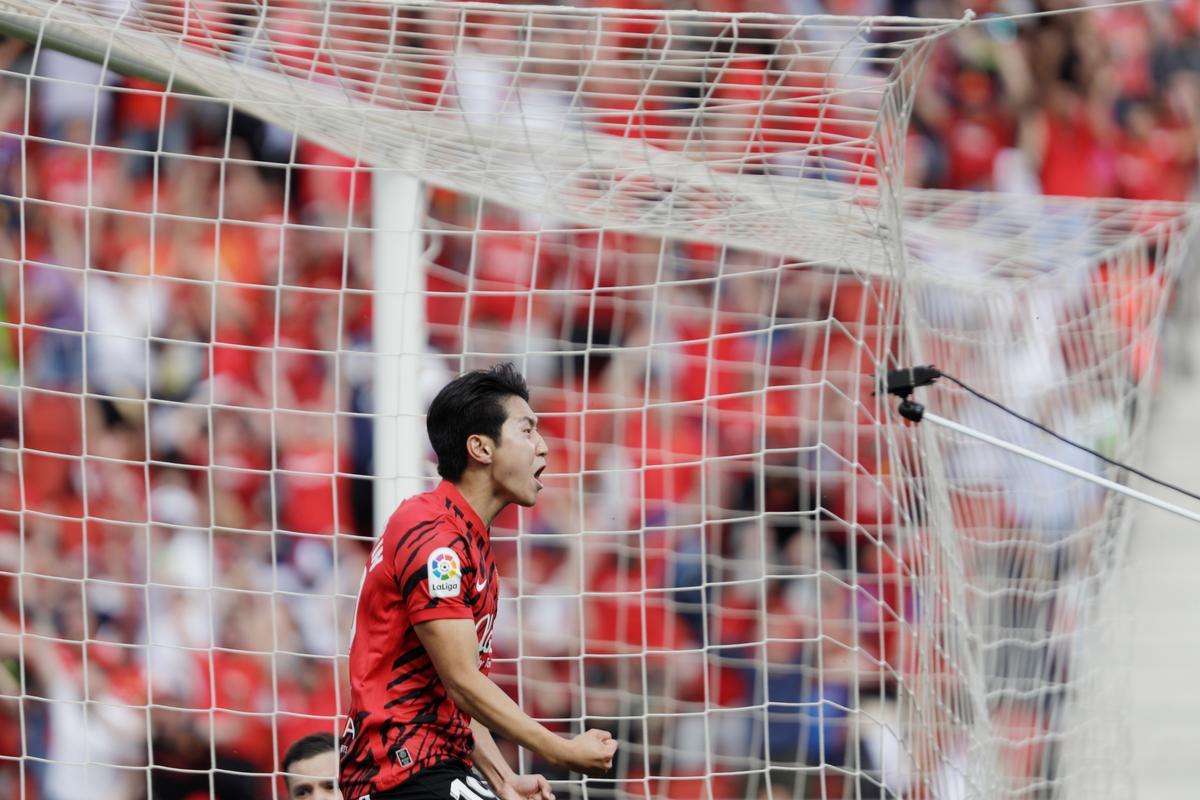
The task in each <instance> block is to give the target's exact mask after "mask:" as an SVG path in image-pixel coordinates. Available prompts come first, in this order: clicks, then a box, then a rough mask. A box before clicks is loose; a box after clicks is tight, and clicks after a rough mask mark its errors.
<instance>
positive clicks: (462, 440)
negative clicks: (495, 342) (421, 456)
mask: <svg viewBox="0 0 1200 800" xmlns="http://www.w3.org/2000/svg"><path fill="white" fill-rule="evenodd" d="M509 397H519V398H521V399H522V400H524V401H525V402H527V403H528V402H529V387H528V386H527V385H526V384H525V378H524V377H523V376H522V375H521V373H519V372H517V368H516V367H514V366H513V364H512V362H511V361H506V362H505V363H503V364H497V365H496V366H494V367H492V368H491V369H476V370H471V371H470V372H464V373H463V374H462V375H459V376H458V377H457V378H455V379H454V380H452V381H450V382H449V383H447V384H446V385H445V386H443V387H442V390H441V391H440V392H438V394H437V397H435V398H433V402H432V403H430V404H429V415H428V416H427V417H426V418H425V430H426V431H428V433H429V443H430V444H432V445H433V452H434V453H436V454H437V461H438V464H437V470H438V474H439V475H441V476H442V477H443V478H445V479H446V480H448V481H457V480H458V479H459V478H461V477H462V474H463V473H464V472H466V470H467V439H468V438H470V437H471V436H474V435H476V434H479V435H482V436H488V437H490V438H491V439H493V440H494V441H495V442H497V444H498V443H499V442H500V429H501V428H502V427H503V426H504V421H505V420H506V419H507V418H508V412H506V411H505V410H504V401H505V400H506V399H507V398H509Z"/></svg>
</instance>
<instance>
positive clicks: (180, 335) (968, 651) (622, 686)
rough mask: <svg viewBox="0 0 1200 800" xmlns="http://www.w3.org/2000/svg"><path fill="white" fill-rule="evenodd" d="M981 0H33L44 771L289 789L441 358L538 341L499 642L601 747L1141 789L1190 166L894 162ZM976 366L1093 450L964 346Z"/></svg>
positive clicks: (1, 342)
mask: <svg viewBox="0 0 1200 800" xmlns="http://www.w3.org/2000/svg"><path fill="white" fill-rule="evenodd" d="M959 24H960V22H957V21H952V20H910V19H897V18H874V19H848V18H836V17H811V18H800V17H783V16H777V15H766V14H743V15H729V14H716V13H701V12H663V11H630V10H624V11H613V10H597V9H572V8H562V7H532V6H530V7H525V6H499V5H487V4H449V3H439V2H402V3H387V4H381V3H348V2H340V1H335V2H316V1H315V0H282V1H281V2H220V1H219V0H183V1H182V2H179V1H176V2H157V1H151V2H136V3H128V4H127V3H116V2H112V3H110V2H104V1H103V0H70V1H64V2H54V3H51V2H44V1H43V0H0V30H3V31H4V32H5V33H6V34H7V35H8V36H9V37H10V38H8V39H7V40H5V42H4V43H2V44H0V63H2V64H3V69H2V71H0V219H3V221H4V225H3V228H2V230H0V297H2V298H3V303H2V304H0V313H2V314H3V319H2V320H0V328H2V330H3V333H4V335H3V336H2V337H0V367H2V370H3V379H2V381H0V398H2V400H3V402H2V403H0V431H2V435H3V439H2V440H0V497H3V505H2V506H0V626H2V629H0V659H2V661H3V665H4V669H3V670H0V795H3V796H5V797H20V798H23V800H33V799H34V798H38V799H39V800H40V799H41V798H48V799H51V800H56V799H57V798H66V797H75V796H78V793H79V791H80V788H81V787H87V789H86V791H87V793H88V796H93V797H97V798H100V797H104V798H107V797H113V798H127V797H129V798H137V797H143V796H145V797H155V798H158V797H163V798H187V797H192V796H205V797H207V796H213V797H219V798H239V797H271V796H279V797H282V796H284V788H283V783H282V782H281V780H280V777H279V776H280V759H281V755H282V752H283V751H284V750H285V749H286V747H287V746H288V744H290V743H291V742H292V741H294V740H295V739H297V738H298V737H300V736H302V735H304V734H306V733H309V732H312V731H328V732H330V733H333V734H335V735H340V733H341V729H342V726H343V724H344V720H342V719H339V716H338V715H339V713H340V712H344V711H345V706H346V700H347V696H346V686H345V679H346V671H345V658H344V654H345V652H346V649H347V643H348V635H349V631H350V620H351V614H352V610H353V604H354V598H355V592H356V589H357V587H358V583H359V579H360V576H361V573H362V569H363V564H364V559H365V554H366V553H367V552H368V551H369V547H370V542H371V539H372V536H373V532H374V531H376V530H378V528H379V527H380V524H381V521H382V519H383V518H384V516H385V515H386V514H387V513H389V512H390V507H391V506H392V505H394V502H395V501H396V500H397V499H398V498H399V497H402V496H403V495H404V494H405V493H408V492H411V491H416V490H420V489H423V488H427V487H429V486H431V485H432V479H431V476H432V475H433V471H432V465H431V463H430V453H429V451H428V447H427V443H426V442H425V440H424V435H423V420H422V417H421V415H422V414H423V411H424V408H425V406H426V405H427V403H428V401H429V400H430V399H431V397H432V395H433V393H434V392H436V390H437V389H438V388H439V387H440V386H441V385H442V384H443V383H444V382H445V381H446V380H447V379H449V377H451V376H452V375H454V374H456V373H457V372H459V371H461V370H463V369H469V368H474V367H480V366H486V365H489V364H492V363H496V362H498V361H503V360H513V361H515V362H516V363H517V365H518V366H519V367H520V368H521V369H522V370H523V371H524V373H525V374H526V375H527V377H528V379H529V382H530V384H531V389H532V394H533V397H532V401H533V406H534V408H535V410H536V411H537V412H538V413H539V415H540V417H541V419H542V421H543V422H542V426H543V428H544V430H545V432H546V434H547V438H548V440H549V443H550V448H551V454H550V464H551V466H550V472H551V473H553V474H551V475H550V476H549V477H548V478H547V480H546V484H547V490H546V491H545V492H544V493H543V494H542V496H541V499H540V501H539V504H538V506H537V507H536V508H535V509H532V510H529V511H525V510H522V511H520V512H519V513H518V512H517V511H516V510H512V511H510V512H507V513H506V514H505V515H503V516H502V517H500V518H499V519H498V520H497V522H496V525H495V527H494V528H493V532H492V533H493V542H494V549H495V550H496V552H497V555H498V560H499V567H500V573H501V575H502V576H503V579H502V580H503V582H502V587H501V597H502V600H501V610H500V615H499V621H498V623H497V627H496V629H495V632H494V639H493V641H494V642H495V647H496V658H495V663H496V664H497V667H496V670H495V671H494V673H493V675H494V677H496V679H497V681H498V682H499V683H500V684H501V685H502V686H503V687H504V688H505V689H506V690H507V691H509V692H510V693H511V694H512V696H513V697H514V698H516V699H517V700H518V701H519V702H520V703H521V705H522V707H523V708H525V709H526V710H527V711H528V712H529V713H530V714H532V715H533V716H535V717H536V718H538V719H540V720H542V721H543V722H544V723H545V724H547V725H549V726H551V727H552V728H553V729H555V730H558V731H561V732H562V733H570V732H572V731H578V730H580V729H581V728H582V727H584V726H598V727H605V728H607V729H609V730H611V731H612V732H613V733H614V735H615V736H616V737H617V738H618V739H619V740H620V742H621V748H620V750H619V751H618V756H617V763H616V766H615V768H614V771H613V773H612V775H610V776H608V777H607V778H605V779H601V780H586V781H584V780H581V779H579V777H578V776H575V775H568V774H565V773H563V772H559V771H556V770H555V769H554V768H552V767H550V766H549V765H546V764H542V763H539V762H538V761H537V760H536V759H535V758H533V757H532V756H531V755H530V754H528V753H517V752H516V751H515V750H514V749H511V748H510V747H509V745H507V744H505V745H504V748H505V752H506V753H508V754H509V755H510V757H511V760H512V762H513V763H514V765H516V764H518V763H519V765H520V766H521V768H522V769H523V770H525V771H542V772H544V773H545V774H546V775H547V776H548V777H549V778H551V779H552V781H553V782H554V786H555V790H556V792H557V793H558V794H559V796H578V797H585V796H586V797H671V798H691V797H708V798H735V797H751V798H757V797H881V798H882V797H1031V798H1032V797H1049V796H1058V795H1065V794H1070V793H1072V792H1078V793H1079V794H1080V796H1088V797H1093V796H1102V795H1107V796H1116V797H1126V796H1128V791H1129V790H1128V786H1127V777H1128V776H1127V770H1126V769H1125V761H1126V760H1127V754H1128V748H1127V743H1126V742H1124V741H1122V740H1121V736H1122V735H1124V732H1125V728H1124V727H1123V726H1122V720H1123V719H1124V718H1123V716H1122V714H1123V702H1124V697H1125V693H1124V691H1123V687H1122V684H1121V681H1122V679H1123V675H1124V673H1123V671H1122V669H1121V664H1120V658H1119V654H1118V655H1116V656H1114V651H1113V650H1112V649H1111V647H1110V645H1111V643H1112V642H1113V641H1118V640H1119V636H1120V633H1121V624H1122V616H1121V613H1122V607H1121V604H1120V603H1119V602H1114V598H1116V599H1117V600H1119V596H1117V592H1118V590H1119V589H1120V587H1121V581H1120V560H1121V557H1122V554H1123V550H1124V543H1125V540H1126V538H1127V535H1128V532H1129V529H1130V525H1131V523H1132V520H1133V516H1132V514H1133V511H1134V509H1133V508H1131V507H1130V506H1129V505H1128V504H1126V503H1124V502H1121V501H1119V500H1118V499H1117V498H1115V497H1112V496H1109V495H1106V494H1103V493H1100V492H1097V491H1095V490H1093V489H1091V488H1089V485H1088V484H1086V483H1084V482H1082V481H1078V480H1071V479H1067V478H1064V477H1060V476H1058V475H1056V474H1052V473H1050V472H1048V471H1047V470H1046V469H1045V468H1042V467H1036V466H1031V465H1029V464H1025V463H1022V462H1020V461H1018V460H1016V459H1014V458H1010V457H1008V456H1007V455H1004V454H1001V453H998V452H994V449H993V448H988V447H985V446H981V445H978V444H975V443H971V442H969V441H966V440H960V439H958V438H956V437H953V436H950V435H946V434H943V433H941V432H940V431H933V430H928V429H926V428H925V427H912V426H909V425H907V424H905V423H903V422H902V421H901V420H900V419H899V417H898V416H897V415H896V414H895V411H894V409H893V408H892V401H889V399H888V398H887V397H886V396H884V395H883V394H882V393H881V392H879V391H878V389H879V375H880V374H881V373H882V372H884V371H886V370H887V369H894V368H897V367H901V366H909V365H912V364H915V363H929V362H932V363H936V364H937V365H938V366H939V367H940V368H942V369H943V370H944V371H946V372H948V373H951V374H954V375H956V376H957V377H960V378H962V379H963V380H964V381H966V382H967V383H969V384H971V385H972V386H975V387H976V388H978V389H980V390H981V391H984V392H987V393H989V394H991V395H992V396H995V397H997V398H1000V399H1001V400H1003V401H1004V402H1006V403H1007V404H1009V405H1011V406H1013V407H1015V408H1017V409H1018V410H1021V411H1022V412H1024V413H1026V414H1029V415H1031V416H1034V417H1036V418H1038V419H1039V420H1041V421H1043V422H1045V423H1047V424H1049V425H1051V426H1052V427H1054V428H1055V429H1056V430H1059V431H1061V432H1063V433H1065V434H1067V435H1070V436H1072V437H1073V438H1076V439H1079V440H1082V441H1084V442H1086V443H1089V444H1090V445H1092V446H1094V447H1097V448H1098V449H1100V450H1102V451H1104V452H1106V453H1110V454H1112V455H1114V456H1117V457H1120V458H1130V457H1133V456H1135V455H1136V450H1137V446H1138V442H1139V440H1140V433H1141V431H1142V429H1143V428H1144V427H1145V422H1146V414H1147V408H1148V404H1149V401H1150V395H1149V391H1150V389H1151V388H1152V386H1153V384H1154V380H1155V375H1156V371H1155V364H1156V356H1157V352H1158V348H1159V343H1160V340H1161V329H1162V319H1163V314H1164V312H1165V310H1166V307H1167V304H1168V302H1169V299H1170V297H1171V289H1172V286H1173V284H1174V280H1175V278H1176V276H1177V275H1178V273H1179V271H1180V267H1181V265H1182V263H1183V258H1184V255H1185V245H1186V244H1187V242H1188V239H1189V237H1190V236H1192V234H1193V232H1194V228H1195V224H1196V216H1195V214H1194V212H1193V210H1192V209H1191V208H1189V207H1186V206H1173V205H1163V204H1154V205H1150V204H1131V203H1121V202H1116V201H1112V202H1085V201H1071V200H1061V199H1060V200H1048V199H1038V198H1029V197H1004V196H996V195H968V194H959V193H938V192H916V191H909V192H904V193H901V190H900V186H901V184H902V172H903V147H904V136H905V125H906V121H907V115H908V108H909V105H910V103H911V99H912V91H913V87H914V83H915V80H914V78H915V76H916V74H917V73H918V72H919V70H920V68H921V65H922V63H923V59H924V57H925V56H926V54H927V52H928V49H929V48H930V46H931V45H932V44H933V43H934V42H935V41H936V40H937V39H938V38H939V37H943V36H945V35H948V34H950V33H951V32H952V31H953V30H954V28H955V27H956V26H957V25H959ZM922 391H923V392H924V393H925V394H924V395H923V396H922V398H921V399H922V400H923V401H925V402H927V403H928V404H929V406H930V408H931V409H933V410H935V411H937V412H938V413H940V414H942V415H944V416H947V417H951V418H954V419H957V420H959V421H961V422H963V423H964V424H968V425H970V426H972V427H974V428H977V429H979V430H982V431H986V432H989V433H992V434H994V435H997V436H1001V437H1003V438H1008V439H1010V440H1012V441H1016V442H1019V443H1022V444H1025V445H1026V446H1029V447H1031V448H1033V449H1035V450H1039V451H1041V452H1043V453H1046V454H1048V455H1051V456H1054V457H1056V458H1060V459H1063V460H1066V461H1068V462H1070V463H1072V464H1074V465H1076V466H1080V467H1082V468H1084V469H1088V470H1093V471H1095V472H1097V473H1098V474H1105V475H1108V476H1109V477H1113V478H1120V477H1121V476H1118V475H1115V474H1114V473H1112V472H1111V471H1109V470H1107V469H1106V468H1102V465H1101V464H1098V463H1095V462H1092V461H1082V460H1080V458H1079V457H1078V456H1077V455H1075V454H1074V453H1071V452H1069V451H1065V450H1062V449H1061V448H1059V446H1058V445H1057V444H1055V443H1053V441H1052V440H1046V441H1043V440H1042V439H1040V438H1037V437H1035V436H1034V435H1033V434H1032V432H1031V431H1029V430H1026V429H1024V428H1021V427H1019V426H1018V425H1015V424H1013V423H1011V422H1010V421H1009V420H1008V419H1007V418H1005V417H1003V416H1000V415H998V414H996V413H995V412H994V410H992V409H990V408H989V407H987V406H986V405H985V404H982V403H980V402H979V401H976V400H973V399H971V398H970V397H969V396H967V395H964V394H963V393H962V392H959V391H956V390H954V389H953V388H952V387H938V388H936V389H928V390H922Z"/></svg>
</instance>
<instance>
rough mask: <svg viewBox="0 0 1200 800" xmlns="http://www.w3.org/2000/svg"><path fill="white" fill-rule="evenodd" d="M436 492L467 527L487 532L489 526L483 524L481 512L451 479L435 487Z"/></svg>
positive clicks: (479, 531)
mask: <svg viewBox="0 0 1200 800" xmlns="http://www.w3.org/2000/svg"><path fill="white" fill-rule="evenodd" d="M434 493H435V494H437V495H438V496H439V497H441V498H442V499H443V500H445V501H447V502H448V503H449V504H450V505H449V508H450V510H451V512H452V513H453V514H454V516H456V517H458V518H459V519H461V520H464V521H465V522H466V523H467V527H469V528H470V529H471V530H473V531H476V532H478V533H486V532H487V529H488V528H487V526H486V525H484V524H483V520H482V519H481V518H480V517H479V513H478V512H477V511H476V510H475V509H474V508H473V507H472V506H471V504H470V503H468V502H467V498H465V497H463V496H462V492H460V491H459V490H458V487H457V486H455V485H454V484H453V483H451V482H450V481H445V480H444V481H442V482H441V483H439V484H438V486H437V488H436V489H434Z"/></svg>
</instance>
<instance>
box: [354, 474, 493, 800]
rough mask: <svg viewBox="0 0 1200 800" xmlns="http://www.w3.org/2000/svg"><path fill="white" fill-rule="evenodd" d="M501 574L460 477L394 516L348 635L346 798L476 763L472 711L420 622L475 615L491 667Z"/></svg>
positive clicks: (482, 661)
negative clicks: (427, 643)
mask: <svg viewBox="0 0 1200 800" xmlns="http://www.w3.org/2000/svg"><path fill="white" fill-rule="evenodd" d="M498 582H499V576H498V575H497V573H496V564H495V561H494V560H493V559H492V550H491V543H490V541H489V534H488V530H487V528H486V527H485V526H484V524H483V521H482V520H480V518H479V515H478V514H477V513H475V511H474V509H472V508H471V506H470V505H469V504H468V503H467V501H466V500H464V499H463V496H462V495H461V494H460V493H459V491H458V489H456V488H455V487H454V485H453V484H451V483H449V482H447V481H443V482H442V483H441V484H440V485H439V486H438V487H437V489H435V490H434V491H432V492H426V493H425V494H419V495H416V496H415V497H411V498H409V499H408V500H406V501H404V502H403V503H401V504H400V507H399V508H397V509H396V512H395V513H394V514H392V517H391V519H390V520H388V524H387V528H386V529H385V530H384V533H383V536H381V537H379V540H378V541H377V542H376V543H375V547H374V549H373V550H372V551H371V560H370V561H369V562H368V563H367V567H366V572H365V574H364V575H363V582H362V588H361V589H360V590H359V594H358V608H357V610H356V611H355V615H354V633H353V635H352V638H351V640H350V712H349V719H348V720H347V723H346V730H345V732H344V733H343V734H342V741H341V777H340V788H341V791H342V796H343V797H345V798H346V799H347V800H355V798H359V797H362V796H364V795H367V794H374V793H376V792H382V791H385V790H387V789H390V788H392V787H394V786H397V785H399V784H401V783H403V782H404V781H405V780H407V779H408V778H409V777H411V776H412V775H414V774H416V773H418V772H420V771H421V770H423V769H426V768H427V767H431V766H433V765H434V764H437V763H439V762H442V761H446V760H449V759H456V758H457V759H462V760H463V761H466V762H467V763H468V764H469V763H470V762H471V754H472V752H473V751H474V749H475V742H474V738H473V737H472V736H471V727H470V718H469V717H467V715H466V714H464V713H463V712H462V711H461V710H460V709H459V708H458V707H457V706H455V705H454V701H452V700H451V699H450V697H449V696H448V695H447V694H446V688H445V687H444V686H443V685H442V682H441V680H439V678H438V675H437V671H436V670H435V669H434V667H433V663H432V662H431V661H430V659H429V655H428V654H427V653H426V652H425V648H424V647H422V646H421V641H420V640H419V639H418V638H417V634H416V631H415V630H414V627H413V626H414V625H416V624H418V623H421V622H426V621H428V620H433V619H449V618H456V619H471V620H474V622H475V630H476V633H477V634H478V637H479V669H480V671H481V672H483V673H484V674H485V675H486V674H488V672H490V670H491V667H492V655H491V654H492V625H493V622H494V621H495V619H496V607H497V601H498V598H499V592H498V590H497V583H498Z"/></svg>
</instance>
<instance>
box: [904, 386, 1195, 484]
mask: <svg viewBox="0 0 1200 800" xmlns="http://www.w3.org/2000/svg"><path fill="white" fill-rule="evenodd" d="M918 369H920V368H918ZM926 369H930V368H926ZM936 371H937V373H938V376H939V377H942V378H945V379H946V380H948V381H950V382H951V383H954V384H957V385H958V386H959V387H961V388H962V389H964V390H965V391H967V392H969V393H971V394H973V395H975V396H976V397H978V398H979V399H980V400H983V401H984V402H985V403H991V404H992V405H994V406H995V407H996V408H998V409H1000V410H1001V411H1003V412H1004V413H1005V414H1011V415H1012V416H1014V417H1016V418H1017V419H1019V420H1021V421H1022V422H1025V423H1027V424H1029V425H1032V426H1033V427H1035V428H1037V429H1038V430H1039V431H1041V432H1042V433H1046V434H1049V435H1050V436H1053V437H1054V438H1055V439H1058V440H1059V441H1060V442H1063V443H1064V444H1069V445H1071V447H1075V448H1077V449H1079V450H1082V451H1083V452H1085V453H1089V454H1091V455H1093V456H1095V457H1096V458H1098V459H1100V460H1101V461H1104V462H1105V463H1108V464H1111V465H1113V466H1114V467H1117V468H1118V469H1123V470H1125V471H1126V472H1132V473H1133V474H1134V475H1137V476H1138V477H1141V478H1145V479H1146V480H1148V481H1150V482H1151V483H1156V484H1158V485H1159V486H1162V487H1163V488H1165V489H1170V490H1171V491H1174V492H1179V493H1180V494H1182V495H1186V496H1188V497H1190V498H1192V499H1193V500H1200V494H1196V493H1195V492H1190V491H1188V490H1187V489H1184V488H1183V487H1182V486H1176V485H1175V484H1173V483H1167V482H1166V481H1164V480H1162V479H1161V478H1156V477H1154V476H1153V475H1149V474H1147V473H1145V472H1142V471H1141V470H1140V469H1137V468H1136V467H1131V466H1129V465H1128V464H1125V463H1122V462H1120V461H1117V460H1115V459H1112V458H1109V457H1108V456H1106V455H1104V454H1103V453H1098V452H1096V451H1095V450H1093V449H1092V448H1090V447H1087V446H1085V445H1082V444H1079V442H1073V441H1071V440H1070V439H1068V438H1067V437H1065V436H1063V435H1061V434H1058V433H1055V432H1054V431H1052V430H1050V429H1049V428H1047V427H1046V426H1045V425H1043V424H1042V423H1040V422H1038V421H1037V420H1033V419H1030V418H1029V417H1027V416H1025V415H1024V414H1021V413H1019V412H1017V411H1014V410H1013V409H1011V408H1009V407H1008V406H1006V405H1004V404H1003V403H1001V402H1000V401H999V400H995V399H993V398H991V397H988V396H987V395H986V394H984V393H983V392H981V391H979V390H978V389H974V388H972V387H970V386H968V385H967V384H965V383H963V382H962V381H960V380H959V379H958V378H956V377H954V376H953V375H948V374H947V373H945V372H942V371H941V370H936Z"/></svg>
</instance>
